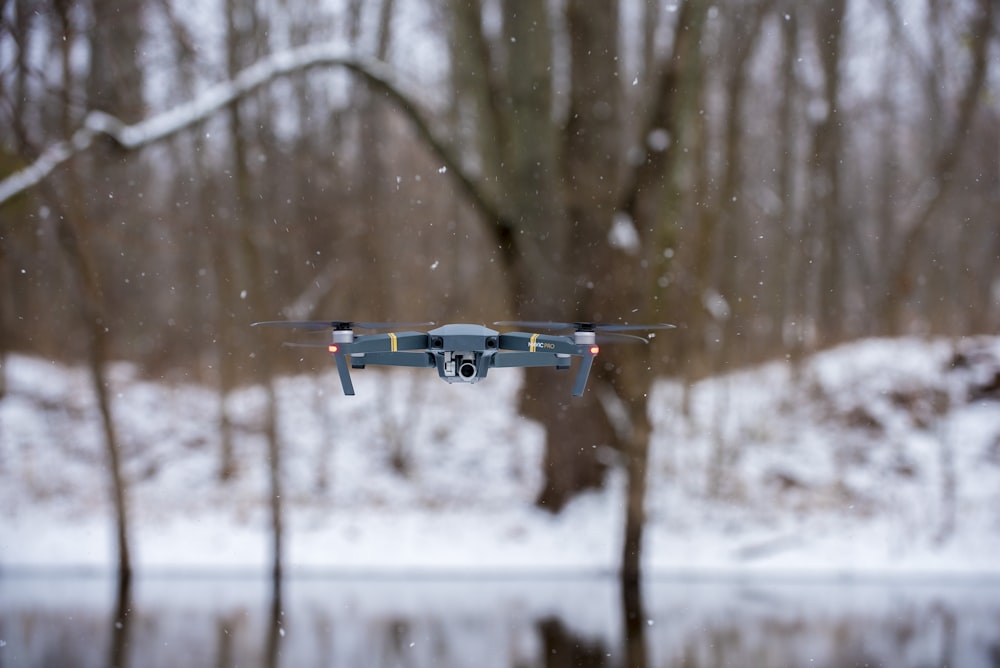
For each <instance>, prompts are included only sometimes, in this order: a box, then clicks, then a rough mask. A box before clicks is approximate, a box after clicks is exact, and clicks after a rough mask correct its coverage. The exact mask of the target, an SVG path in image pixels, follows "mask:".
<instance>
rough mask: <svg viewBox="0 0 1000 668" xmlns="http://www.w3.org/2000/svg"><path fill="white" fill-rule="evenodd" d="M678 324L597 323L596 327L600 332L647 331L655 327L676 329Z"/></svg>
mask: <svg viewBox="0 0 1000 668" xmlns="http://www.w3.org/2000/svg"><path fill="white" fill-rule="evenodd" d="M676 328H677V325H669V324H666V323H657V324H654V325H614V324H606V325H603V324H596V325H594V329H596V330H597V331H598V332H647V331H651V330H654V329H676Z"/></svg>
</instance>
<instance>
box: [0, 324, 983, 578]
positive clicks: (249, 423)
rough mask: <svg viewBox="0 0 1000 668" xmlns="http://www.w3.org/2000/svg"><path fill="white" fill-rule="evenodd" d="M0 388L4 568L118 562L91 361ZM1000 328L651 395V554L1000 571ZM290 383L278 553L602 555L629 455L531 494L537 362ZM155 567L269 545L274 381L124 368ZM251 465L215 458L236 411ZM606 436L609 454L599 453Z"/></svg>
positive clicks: (384, 562) (142, 515) (314, 557)
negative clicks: (463, 374) (531, 403)
mask: <svg viewBox="0 0 1000 668" xmlns="http://www.w3.org/2000/svg"><path fill="white" fill-rule="evenodd" d="M3 373H4V374H5V376H6V381H7V394H6V396H4V398H3V399H2V400H0V514H2V517H3V521H2V522H0V570H7V569H10V570H16V569H21V568H45V567H58V568H83V569H96V570H110V569H112V568H113V565H114V561H115V550H114V542H113V540H112V537H113V532H112V522H111V518H112V511H111V506H110V503H109V496H110V495H109V492H108V474H107V469H106V466H105V463H104V455H103V453H104V451H103V448H102V440H101V430H100V424H99V422H98V420H97V416H96V410H95V405H94V401H93V397H92V393H91V391H90V381H89V378H88V377H87V375H86V373H85V371H83V370H82V369H75V368H66V367H63V366H60V365H58V364H55V363H52V362H49V361H45V360H40V359H36V358H28V357H23V356H11V357H9V358H8V359H7V362H6V364H5V367H4V368H3ZM998 374H1000V339H998V338H975V339H962V340H947V341H946V340H933V341H925V340H918V339H893V340H865V341H860V342H857V343H853V344H850V345H845V346H843V347H840V348H837V349H834V350H830V351H826V352H823V353H820V354H818V355H816V356H814V357H812V358H810V359H807V360H805V361H804V362H802V363H801V364H800V365H799V366H798V368H797V369H794V370H793V368H792V367H791V366H790V365H789V364H787V363H783V362H775V363H771V364H767V365H764V366H761V367H759V368H755V369H750V370H745V371H740V372H737V373H733V374H730V375H726V376H721V377H716V378H712V379H708V380H705V381H702V382H699V383H696V384H694V385H692V386H689V387H683V386H681V385H680V384H679V383H677V382H674V381H671V380H663V381H661V382H659V383H657V384H656V386H655V389H654V393H653V395H652V397H651V406H652V413H653V414H652V417H653V420H654V424H655V425H656V430H655V433H654V437H653V442H652V462H651V469H650V472H649V483H650V484H649V496H648V499H647V509H648V515H649V519H648V528H647V534H646V535H647V542H646V550H645V560H646V566H647V568H648V569H649V570H650V571H651V572H660V573H685V572H698V573H707V574H717V573H750V572H754V573H761V572H763V573H767V574H769V575H780V576H787V575H791V576H798V575H802V576H812V575H817V574H818V575H842V574H848V575H860V576H867V575H874V576H882V575H885V574H903V575H907V576H912V575H934V576H941V575H947V576H964V575H968V576H977V577H978V576H982V575H984V574H990V575H1000V558H998V557H997V555H1000V391H998V390H996V389H993V390H990V388H991V387H992V386H995V385H996V384H997V383H998V381H1000V376H998ZM354 376H355V384H356V387H357V390H358V395H357V396H355V397H344V396H342V395H341V394H340V390H339V384H338V382H337V380H336V377H335V373H333V369H332V365H331V369H330V370H329V372H326V373H323V374H320V375H312V376H298V377H289V378H285V379H282V380H281V381H280V382H279V383H278V384H277V391H278V400H279V402H278V403H279V430H280V433H281V438H282V442H283V445H284V490H283V497H284V498H283V502H284V504H285V508H286V511H287V512H286V515H287V517H286V526H287V547H286V555H285V557H286V561H287V564H288V567H289V568H290V570H292V571H298V572H358V571H364V572H369V573H414V572H442V573H445V572H446V573H455V572H463V573H480V574H482V573H508V574H527V573H540V572H559V573H564V574H568V573H592V572H611V571H613V570H614V569H615V568H616V565H617V563H618V553H619V549H620V540H621V529H622V506H623V493H624V480H623V476H622V474H621V472H620V467H614V468H613V473H612V475H611V476H610V478H609V481H608V484H607V486H606V488H605V489H604V490H602V491H600V492H596V493H589V494H585V495H583V496H581V497H580V498H578V499H576V500H575V501H574V502H572V503H571V504H570V506H569V507H568V508H567V509H566V510H565V511H564V512H563V513H561V514H559V515H556V516H553V515H551V514H548V513H546V512H543V511H540V510H538V509H536V508H535V507H534V506H533V505H532V500H533V498H534V497H535V495H536V493H537V491H538V488H539V485H540V483H541V473H540V467H539V462H540V459H541V456H542V436H543V435H542V431H541V429H540V427H539V426H538V425H537V424H534V423H532V422H530V421H527V420H525V419H524V418H521V417H520V416H518V415H517V413H516V411H515V408H514V407H515V397H516V394H517V390H518V386H519V383H520V382H521V376H520V374H519V373H518V372H516V371H513V370H495V371H493V372H492V373H491V374H490V377H489V378H488V379H486V380H485V381H484V382H482V383H480V384H478V385H475V386H464V385H456V386H449V385H447V384H445V383H442V382H441V381H440V380H439V379H437V378H436V376H434V374H429V373H427V372H426V371H420V370H413V371H410V370H403V371H398V372H394V373H378V372H372V371H363V372H358V373H356V374H354ZM111 382H112V384H113V388H112V389H113V396H114V405H113V411H114V417H115V422H116V425H117V427H118V429H119V431H120V436H121V440H122V444H123V448H124V450H125V460H126V473H127V476H128V479H129V481H130V485H129V499H130V509H131V524H132V532H133V543H134V545H133V549H134V551H135V555H134V558H135V561H136V565H137V568H138V569H139V571H140V572H158V571H176V570H182V571H199V572H200V571H222V570H225V571H233V570H241V571H250V572H263V571H265V570H266V569H267V568H268V567H269V559H270V558H269V540H270V538H269V529H268V527H269V517H268V509H267V494H268V484H267V462H266V457H267V453H266V444H265V442H264V439H263V436H262V435H261V427H262V424H261V419H260V414H261V410H262V406H263V402H264V394H263V390H262V389H260V388H247V389H244V390H241V391H238V392H235V393H233V394H232V395H231V396H229V397H227V399H226V401H225V402H224V405H223V403H222V402H221V401H220V399H219V397H218V395H217V394H216V393H215V392H213V391H212V390H211V389H210V388H205V387H201V386H196V385H190V384H183V383H178V382H160V383H154V382H149V381H147V380H144V379H141V378H139V377H138V374H137V373H136V371H135V369H134V368H132V367H130V366H128V365H116V366H115V367H114V368H113V369H112V373H111ZM221 410H225V411H226V412H227V415H228V416H229V417H230V419H231V420H232V421H233V423H234V424H235V443H234V446H235V448H236V452H237V457H238V462H239V466H240V469H239V471H238V475H237V476H236V477H235V478H234V479H232V480H230V481H228V482H225V483H222V482H219V480H218V470H219V465H220V446H219V436H218V434H219V429H218V423H219V416H220V411H221ZM608 457H609V459H611V460H614V453H612V452H610V451H609V452H608Z"/></svg>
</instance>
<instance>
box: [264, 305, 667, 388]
mask: <svg viewBox="0 0 1000 668" xmlns="http://www.w3.org/2000/svg"><path fill="white" fill-rule="evenodd" d="M428 324H434V323H428ZM494 324H496V325H515V326H529V327H534V328H537V329H550V330H561V329H573V330H574V331H573V334H572V335H559V334H542V333H532V332H506V333H501V332H499V331H497V330H495V329H490V328H489V327H484V326H483V325H470V324H451V325H442V326H441V327H438V328H436V329H432V330H429V331H427V332H418V331H401V332H389V333H379V334H361V335H355V333H354V330H355V328H358V329H390V328H393V327H394V326H400V327H405V326H412V325H395V324H394V323H352V322H345V321H330V320H306V321H284V320H280V321H268V322H257V323H254V326H257V325H264V326H273V327H293V328H299V329H313V330H315V329H329V330H331V332H332V336H331V340H330V342H329V343H328V344H323V345H324V347H326V348H327V350H328V351H329V352H330V353H331V354H332V355H333V359H334V361H335V362H336V365H337V372H338V374H339V375H340V382H341V385H342V386H343V388H344V394H347V395H353V394H354V384H353V383H352V381H351V369H364V368H365V367H366V366H369V365H378V366H403V367H417V368H436V369H437V372H438V376H440V377H441V379H442V380H444V381H445V382H448V383H469V384H472V383H478V382H479V381H480V380H482V379H483V378H486V374H487V373H488V372H489V370H490V369H491V368H511V367H555V368H556V369H568V368H570V362H571V360H572V359H573V358H574V357H579V358H580V364H579V369H578V370H577V374H576V382H575V383H574V385H573V396H575V397H579V396H582V395H583V392H584V390H585V389H586V386H587V378H588V376H589V375H590V369H591V367H592V366H593V363H594V357H595V356H597V353H598V352H599V348H598V345H597V343H598V332H601V337H602V339H604V340H608V341H615V340H636V341H642V342H644V343H645V342H647V339H644V338H642V337H638V336H631V335H627V334H621V333H619V332H624V331H635V330H653V329H668V328H671V327H673V325H599V324H594V323H545V322H523V323H521V322H499V323H494ZM604 332H608V333H607V334H605V333H604ZM289 345H305V346H314V345H315V344H289Z"/></svg>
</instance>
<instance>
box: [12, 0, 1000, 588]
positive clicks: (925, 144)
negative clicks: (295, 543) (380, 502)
mask: <svg viewBox="0 0 1000 668" xmlns="http://www.w3.org/2000/svg"><path fill="white" fill-rule="evenodd" d="M995 4H996V3H995V2H992V0H956V1H955V2H950V3H940V2H935V1H934V0H905V1H903V0H851V1H848V0H815V1H813V2H793V1H791V0H720V1H718V2H707V1H705V0H683V1H678V2H672V1H668V2H642V1H640V0H631V1H630V0H622V1H621V2H613V1H610V0H608V1H602V2H585V1H583V0H553V1H552V2H516V1H513V0H497V1H495V2H493V1H486V0H484V1H482V2H477V1H470V0H421V1H404V0H383V1H382V2H361V1H360V0H345V1H344V2H324V3H316V2H311V1H306V0H284V1H282V2H253V1H246V0H219V1H218V2H210V3H195V4H190V3H180V2H173V1H172V0H113V1H110V0H109V1H107V2H104V1H97V0H94V1H93V2H86V1H82V2H73V1H67V0H32V1H20V2H18V1H14V0H2V1H0V117H2V119H3V120H2V122H0V175H3V177H4V179H3V181H0V216H2V222H0V354H5V353H7V352H9V351H20V352H29V353H33V354H37V355H42V356H45V357H49V358H52V359H59V360H64V361H73V360H79V359H85V360H88V362H89V365H90V367H91V369H92V371H93V377H94V388H95V392H96V393H97V394H98V395H99V397H100V405H101V407H102V413H103V415H104V424H105V435H106V438H107V441H108V456H109V462H110V466H109V471H110V475H111V477H112V479H113V481H114V484H113V485H112V487H113V488H114V489H117V490H122V489H123V485H122V481H121V480H115V479H116V478H117V477H118V476H119V473H116V471H118V470H119V468H120V467H119V465H118V464H116V458H117V454H116V453H117V446H116V444H115V443H116V439H115V426H114V418H113V412H112V408H111V404H112V399H111V398H110V397H108V396H106V395H107V389H106V388H107V383H106V382H105V379H104V376H103V374H104V369H105V367H106V364H107V362H108V361H111V360H129V361H133V362H136V363H138V364H139V365H140V366H141V368H142V369H143V370H144V372H145V373H146V374H148V375H149V376H150V377H153V378H164V379H167V380H169V379H180V378H183V379H187V380H195V381H199V382H203V383H205V384H209V385H212V386H214V387H216V388H218V391H219V396H220V397H225V396H226V395H227V394H229V393H230V392H232V391H233V390H234V389H235V388H237V387H240V386H242V385H245V384H249V383H260V384H264V385H269V384H270V383H271V382H272V381H273V379H274V378H275V377H276V376H278V375H279V374H282V373H288V372H292V371H296V372H300V371H304V370H309V369H318V368H321V367H322V365H323V364H324V363H325V360H324V359H323V358H322V356H319V359H313V358H303V356H302V355H300V354H297V353H296V354H289V353H288V352H287V351H283V350H282V349H281V348H280V345H279V344H280V339H274V338H270V337H269V336H265V335H264V334H263V333H261V332H260V331H257V330H251V329H250V328H249V327H248V325H249V323H251V322H253V321H256V320H269V319H279V318H331V319H355V320H392V321H424V320H434V321H437V322H476V323H485V324H488V323H490V322H492V321H494V320H505V319H512V318H519V319H531V320H548V319H554V320H560V321H566V320H570V321H571V320H588V321H589V320H598V321H601V320H603V321H613V322H620V321H630V322H637V321H639V322H660V321H665V322H673V323H676V324H677V325H678V327H679V329H678V331H676V332H672V333H665V334H661V335H660V336H658V337H657V338H656V339H655V340H654V341H653V342H652V343H651V344H650V345H649V346H628V347H622V348H619V349H617V350H610V349H607V350H605V351H602V359H604V360H606V363H605V364H603V365H600V364H599V365H598V366H597V367H596V368H595V376H596V377H595V378H594V379H593V380H592V388H591V391H590V392H588V395H587V397H585V398H584V399H583V400H580V401H579V402H575V403H574V402H571V401H570V400H569V397H568V395H569V392H568V385H567V383H568V382H570V381H568V380H567V379H566V378H565V377H563V376H562V375H560V376H558V377H555V374H549V373H542V372H539V373H534V372H530V373H529V374H528V382H526V383H525V385H524V390H523V391H522V398H521V410H522V412H523V413H524V414H525V415H526V416H527V417H530V418H533V419H536V420H538V421H540V422H541V423H542V424H543V425H544V426H545V428H546V432H547V443H546V455H545V458H544V469H545V470H544V472H543V476H544V485H543V488H542V489H541V490H540V493H539V497H538V503H539V504H540V505H542V506H543V507H546V508H549V509H551V510H553V511H558V510H559V509H560V508H562V507H563V506H564V505H565V503H566V502H567V501H568V500H569V499H570V498H572V497H573V496H574V495H575V494H576V493H578V492H579V491H581V490H584V489H588V488H592V487H595V486H600V485H601V484H602V483H603V481H604V476H605V474H606V470H607V467H608V464H607V462H606V461H605V460H603V459H602V458H601V457H600V454H599V450H597V449H594V448H586V447H583V446H584V444H583V443H582V442H581V435H586V436H585V440H587V441H593V442H594V443H601V444H607V445H610V446H612V447H614V448H616V449H617V450H618V451H620V452H621V453H622V454H623V455H624V456H623V457H622V461H623V462H625V464H624V466H625V468H626V469H627V472H628V480H629V508H628V518H629V521H628V523H627V525H626V538H625V541H624V546H623V564H624V568H625V569H626V570H629V569H632V570H634V571H636V572H637V569H638V552H639V543H640V542H641V526H642V499H643V498H644V484H645V483H644V473H645V468H646V458H647V455H648V436H649V431H650V425H649V419H648V406H647V396H648V390H649V387H650V384H651V383H652V382H653V380H654V379H655V377H657V376H663V375H673V376H677V377H679V378H682V379H685V380H688V381H693V380H695V379H698V378H702V377H705V376H707V375H711V374H714V373H719V372H722V371H726V370H730V369H735V368H739V367H741V366H745V365H747V364H751V363H754V362H757V361H761V360H766V359H774V358H780V357H788V358H790V359H792V360H795V359H799V358H801V357H802V356H803V355H804V354H806V353H808V352H811V351H815V350H819V349H822V348H825V347H828V346H831V345H833V344H836V343H839V342H843V341H847V340H852V339H858V338H863V337H869V336H883V335H901V334H918V335H946V336H962V335H968V334H974V333H983V332H991V333H995V332H996V331H997V328H998V325H1000V220H998V216H1000V214H998V211H1000V206H998V205H1000V122H998V121H1000V101H998V96H997V91H998V88H1000V79H998V77H1000V73H998V72H997V67H996V64H997V63H998V62H1000V40H998V37H1000V29H998V23H1000V12H998V11H997V8H996V7H995ZM220 415H221V419H220V425H219V434H220V438H219V448H220V454H219V462H220V463H219V476H220V479H222V480H225V479H226V478H227V477H228V476H231V475H233V472H234V471H235V470H236V466H235V464H234V462H233V461H232V460H231V458H232V443H231V441H232V438H233V435H232V425H231V424H229V421H228V419H227V417H226V415H225V411H222V412H221V414H220ZM268 422H269V424H270V425H271V428H270V433H271V444H272V445H271V447H272V452H271V460H272V461H274V462H278V461H280V457H279V453H280V447H281V445H280V443H278V438H277V435H276V433H275V430H274V428H273V422H274V416H273V414H272V415H271V416H270V418H269V420H268ZM588 444H589V443H588ZM279 477H280V470H279V469H278V468H277V465H275V470H274V471H273V476H272V485H273V486H277V487H273V489H275V490H277V489H280V480H279V479H278V478H279ZM119 496H120V498H118V499H117V501H116V506H117V512H118V515H119V519H120V525H121V527H122V536H123V538H122V540H121V548H122V550H123V554H124V555H125V557H126V558H124V559H123V562H125V563H127V548H126V545H127V541H126V540H125V539H124V534H125V533H126V531H125V528H124V527H126V526H127V522H126V521H125V516H126V514H127V503H126V501H125V494H124V493H121V492H120V493H119ZM279 496H280V495H279V494H277V493H275V494H272V499H273V501H272V502H273V503H275V504H278V503H279V502H278V501H277V498H278V497H279ZM274 510H275V517H279V516H280V512H279V511H280V508H279V507H276V508H275V509H274ZM275 533H276V535H278V536H279V537H280V528H279V529H278V530H276V532H275ZM630 564H631V565H630Z"/></svg>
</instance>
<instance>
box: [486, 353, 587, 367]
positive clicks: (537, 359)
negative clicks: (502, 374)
mask: <svg viewBox="0 0 1000 668" xmlns="http://www.w3.org/2000/svg"><path fill="white" fill-rule="evenodd" d="M492 366H494V367H497V368H504V367H507V368H509V367H524V366H554V367H568V366H569V358H568V357H560V356H559V355H557V354H555V353H497V354H495V355H493V363H492Z"/></svg>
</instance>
